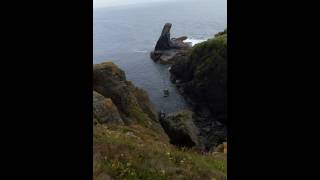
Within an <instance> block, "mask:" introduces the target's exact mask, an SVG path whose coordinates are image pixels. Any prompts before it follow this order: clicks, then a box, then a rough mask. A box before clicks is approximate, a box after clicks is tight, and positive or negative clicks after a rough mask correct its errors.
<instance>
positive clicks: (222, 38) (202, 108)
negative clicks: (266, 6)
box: [170, 30, 227, 148]
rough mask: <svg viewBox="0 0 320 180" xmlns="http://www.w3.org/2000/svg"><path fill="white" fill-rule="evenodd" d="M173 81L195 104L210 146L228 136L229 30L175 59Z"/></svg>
mask: <svg viewBox="0 0 320 180" xmlns="http://www.w3.org/2000/svg"><path fill="white" fill-rule="evenodd" d="M170 72H171V80H172V82H173V83H176V85H177V87H178V89H179V91H180V92H181V94H182V95H183V96H184V97H185V98H186V99H187V100H188V102H189V103H191V104H193V107H194V111H195V113H196V114H197V118H196V119H195V123H196V124H197V126H198V127H199V128H200V129H201V130H202V131H201V133H202V135H203V136H204V137H205V139H206V141H207V146H208V148H210V147H212V146H216V145H217V143H221V142H222V141H224V139H225V138H226V128H225V127H226V125H227V31H226V30H225V31H223V32H220V33H218V34H217V35H216V36H215V37H214V38H212V39H209V40H207V41H205V42H203V43H200V44H197V45H195V46H194V47H193V48H192V49H191V50H190V52H188V54H186V57H185V58H183V59H179V60H177V61H175V62H174V64H173V65H172V66H171V69H170Z"/></svg>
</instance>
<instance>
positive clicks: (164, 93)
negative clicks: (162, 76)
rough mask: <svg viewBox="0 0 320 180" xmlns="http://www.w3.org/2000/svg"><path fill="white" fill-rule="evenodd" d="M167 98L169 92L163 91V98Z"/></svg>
mask: <svg viewBox="0 0 320 180" xmlns="http://www.w3.org/2000/svg"><path fill="white" fill-rule="evenodd" d="M168 96H169V90H168V89H165V90H163V97H168Z"/></svg>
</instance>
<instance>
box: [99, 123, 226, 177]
mask: <svg viewBox="0 0 320 180" xmlns="http://www.w3.org/2000/svg"><path fill="white" fill-rule="evenodd" d="M129 133H130V136H129V135H128V134H129ZM167 142H168V139H167V137H165V136H159V135H158V134H157V133H156V132H154V131H152V130H150V129H147V128H145V127H144V126H140V125H132V126H119V125H118V126H106V125H100V124H98V125H97V126H95V127H94V162H95V163H94V179H97V180H98V179H99V175H100V174H101V173H107V174H108V175H109V176H111V177H113V178H114V179H130V180H131V179H132V180H134V179H150V180H152V179H155V180H157V179H159V180H160V179H201V180H202V179H203V180H205V179H212V177H214V178H216V179H226V157H225V156H224V155H221V154H220V157H217V156H213V155H212V154H207V155H203V154H199V153H198V152H196V151H194V150H191V149H178V148H176V147H174V146H172V145H170V144H169V143H167Z"/></svg>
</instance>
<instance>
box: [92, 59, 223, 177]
mask: <svg viewBox="0 0 320 180" xmlns="http://www.w3.org/2000/svg"><path fill="white" fill-rule="evenodd" d="M93 74H94V77H93V123H94V126H93V127H94V129H93V132H94V134H93V142H94V143H93V159H94V164H93V179H95V180H105V179H195V180H197V179H199V180H200V179H201V180H205V179H208V180H211V179H217V180H224V179H226V156H225V155H224V154H223V153H218V154H217V153H215V154H201V153H199V152H198V151H195V150H193V149H189V148H187V149H186V148H178V147H176V146H174V145H172V144H170V141H172V137H171V138H170V139H171V140H170V139H169V138H168V136H167V134H166V132H165V131H164V130H163V129H162V126H161V125H160V121H159V119H158V116H157V112H156V111H155V109H154V107H153V105H152V103H151V101H150V100H149V98H148V95H147V93H146V92H145V91H144V90H142V89H139V88H137V87H135V86H134V85H133V84H132V83H131V82H129V81H127V80H126V77H125V73H124V72H123V71H122V70H121V69H119V68H118V67H117V66H116V65H115V64H113V63H111V62H106V63H102V64H97V65H94V68H93ZM166 120H167V121H168V122H167V123H169V125H168V126H166V127H168V128H171V129H169V131H170V132H172V134H170V136H174V133H175V132H177V135H179V136H177V138H176V139H175V140H177V141H181V139H182V140H184V139H187V142H188V143H189V142H192V143H194V144H197V143H198V139H197V137H196V136H195V134H194V132H195V131H194V128H195V126H194V125H193V122H192V117H191V114H190V113H182V112H180V113H177V114H171V115H169V116H168V118H166ZM167 130H168V129H167Z"/></svg>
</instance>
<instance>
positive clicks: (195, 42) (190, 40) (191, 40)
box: [183, 38, 206, 46]
mask: <svg viewBox="0 0 320 180" xmlns="http://www.w3.org/2000/svg"><path fill="white" fill-rule="evenodd" d="M204 41H206V39H192V38H190V39H189V38H188V39H186V40H184V41H183V42H186V43H191V46H194V45H196V44H198V43H202V42H204Z"/></svg>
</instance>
